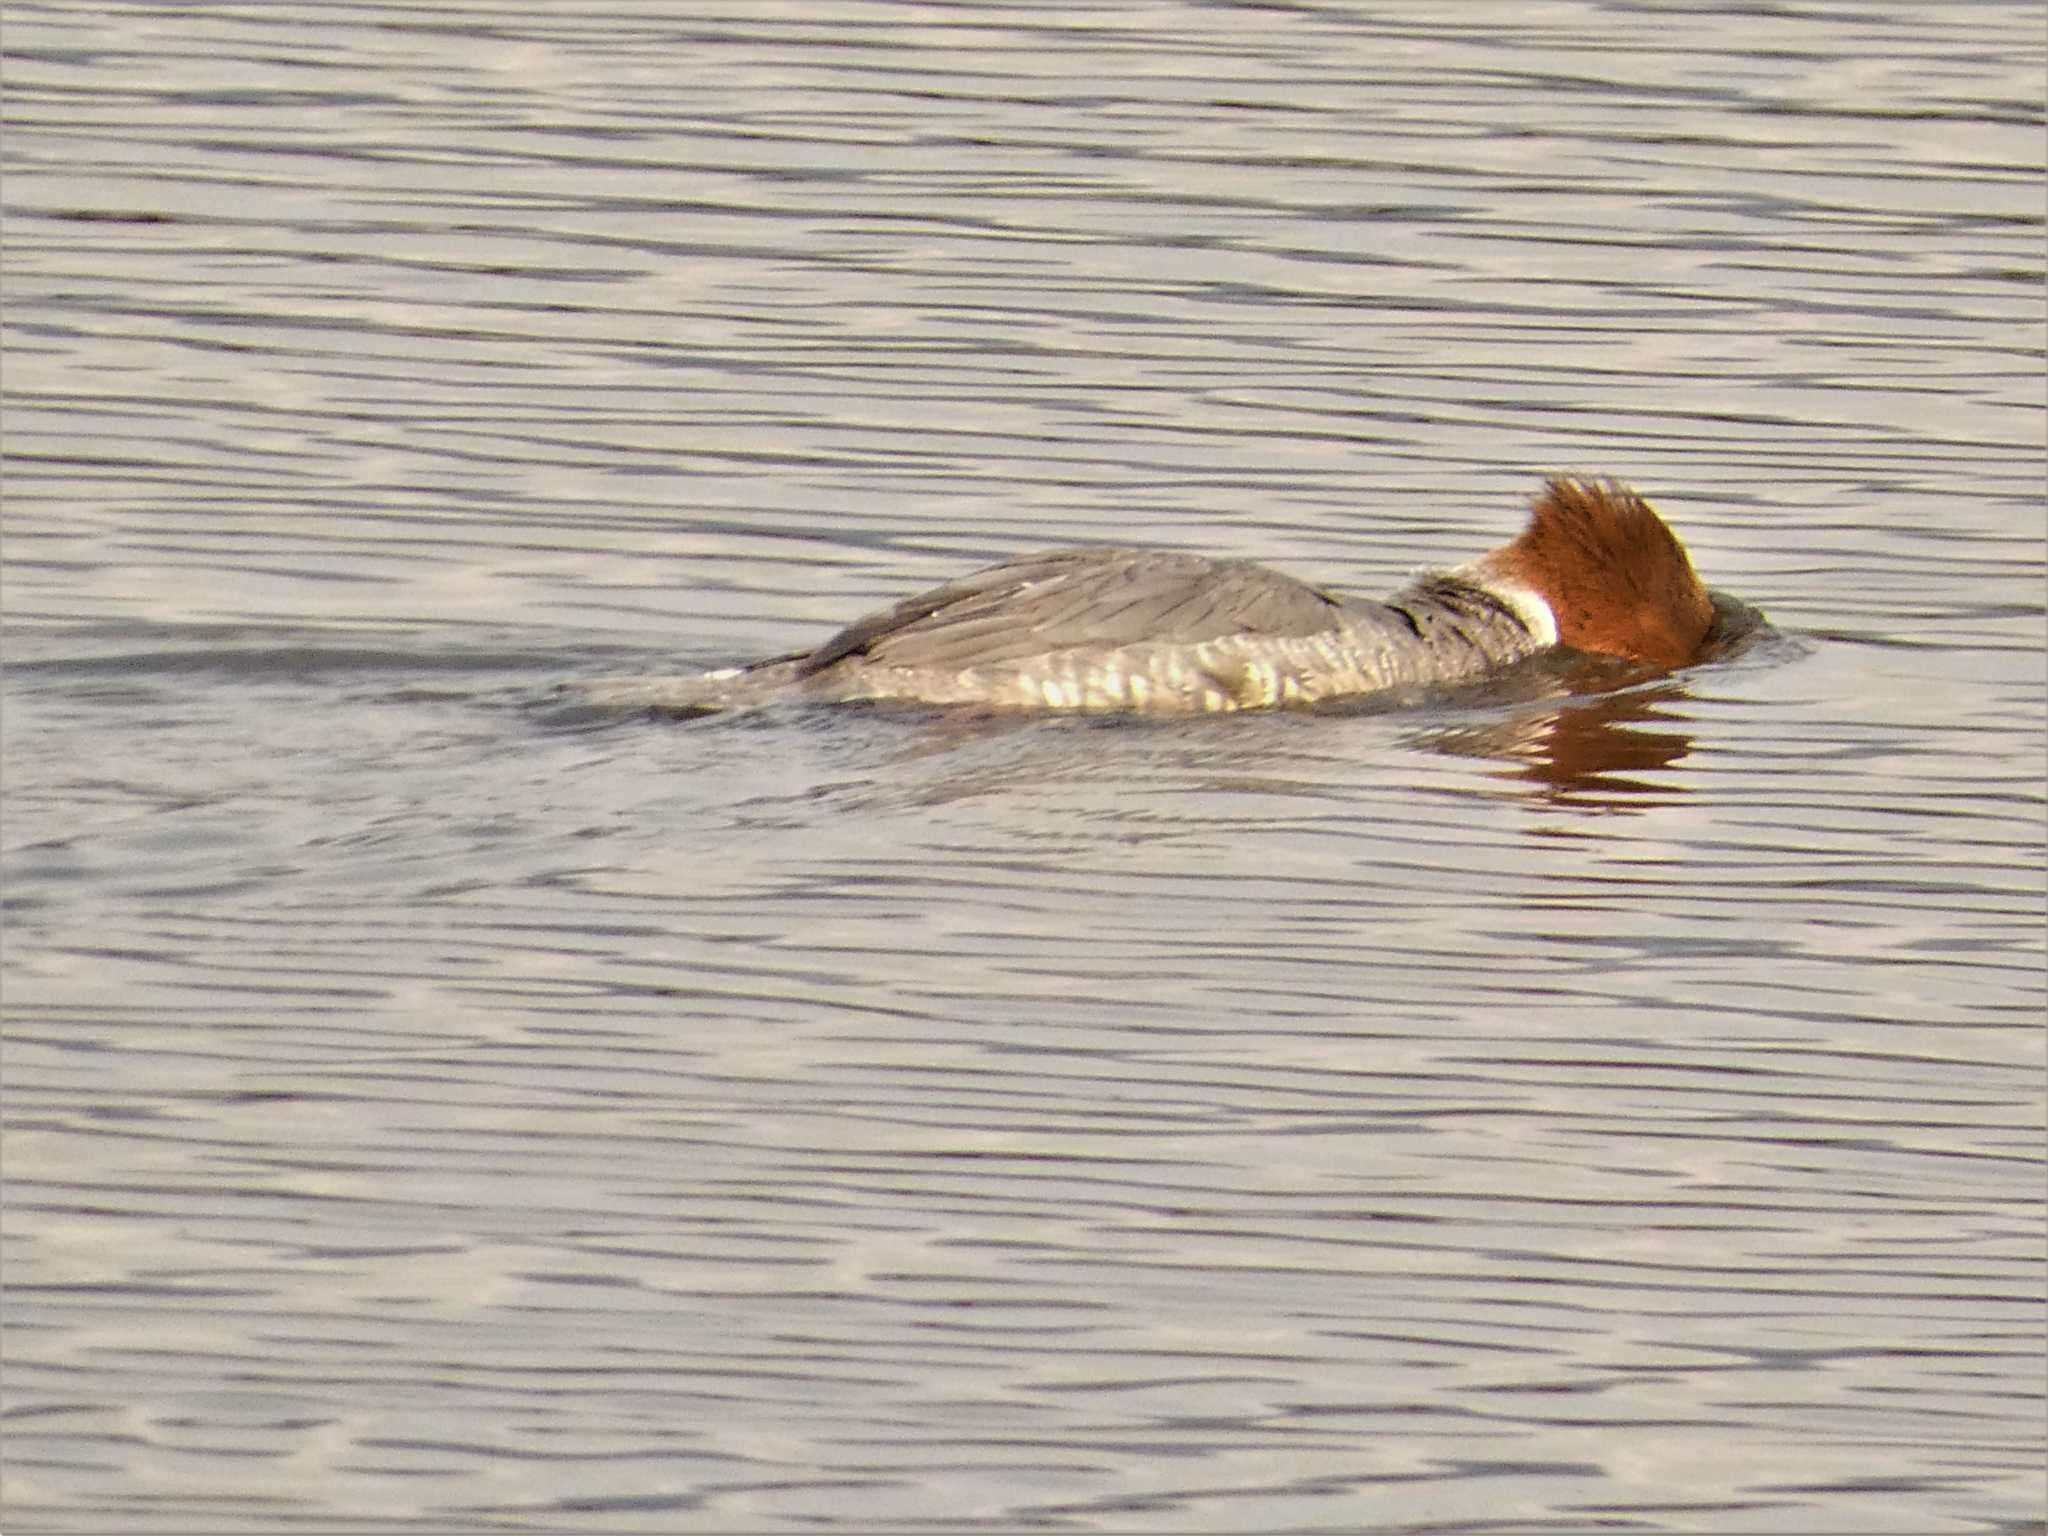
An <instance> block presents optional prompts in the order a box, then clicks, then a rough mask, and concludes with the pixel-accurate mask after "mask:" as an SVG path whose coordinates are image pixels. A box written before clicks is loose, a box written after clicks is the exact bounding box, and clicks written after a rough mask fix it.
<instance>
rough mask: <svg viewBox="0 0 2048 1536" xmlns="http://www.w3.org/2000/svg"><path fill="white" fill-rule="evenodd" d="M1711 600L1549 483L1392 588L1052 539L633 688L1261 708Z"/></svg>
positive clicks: (1436, 676)
mask: <svg viewBox="0 0 2048 1536" xmlns="http://www.w3.org/2000/svg"><path fill="white" fill-rule="evenodd" d="M1736 606H1740V605H1736ZM1716 612H1717V608H1716V599H1715V597H1714V595H1713V594H1711V593H1709V592H1708V591H1707V589H1706V587H1704V586H1703V585H1701V583H1700V579H1699V577H1698V576H1697V575H1695V574H1694V572H1693V568H1692V562H1691V560H1690V559H1688V558H1687V556H1686V552H1685V548H1684V546H1683V545H1681V544H1680V543H1679V542H1678V539H1677V537H1676V536H1675V535H1674V534H1673V533H1672V532H1671V530H1670V529H1669V528H1668V527H1666V526H1665V524H1664V520H1663V519H1662V518H1661V517H1659V516H1658V515H1657V513H1656V512H1655V511H1654V510H1653V509H1652V508H1651V506H1650V505H1649V503H1648V502H1646V501H1644V500H1643V499H1642V498H1641V497H1640V496H1638V495H1637V494H1636V493H1635V492H1634V491H1632V490H1630V489H1629V488H1628V487H1627V486H1625V485H1622V484H1620V483H1619V482H1617V481H1612V480H1586V479H1577V478H1571V477H1563V476H1560V477H1556V478H1553V479H1550V480H1548V481H1547V482H1546V483H1545V484H1544V487H1543V490H1542V491H1541V492H1540V493H1539V494H1538V495H1537V496H1536V497H1535V499H1534V500H1533V501H1532V502H1531V504H1530V517H1529V522H1528V526H1527V527H1525V528H1524V529H1523V530H1522V532H1521V533H1520V534H1519V535H1518V536H1517V537H1516V538H1515V539H1513V540H1512V541H1511V542H1509V543H1507V544H1504V545H1502V546H1501V547H1500V548H1499V549H1496V550H1494V551H1493V552H1492V553H1490V554H1486V555H1482V556H1481V557H1480V558H1479V559H1477V560H1474V561H1471V562H1470V563H1468V564H1465V565H1461V566H1457V567H1455V568H1453V569H1450V570H1443V571H1430V572H1426V573H1424V574H1423V575H1421V576H1419V577H1418V578H1417V579H1416V580H1415V581H1413V582H1411V583H1410V584H1409V585H1408V586H1406V587H1404V588H1402V589H1401V590H1400V591H1399V592H1397V593H1395V594H1394V595H1393V596H1391V597H1389V598H1387V599H1385V600H1384V601H1373V600H1370V599H1362V598H1346V597H1339V596H1336V595H1333V594H1331V593H1329V592H1325V591H1322V590H1320V589H1318V588H1316V587H1311V586H1307V585H1305V584H1304V583H1302V582H1298V581H1295V580H1293V579H1292V578H1291V577H1287V576H1282V575H1280V574H1278V573H1277V572H1274V571H1269V570H1266V569H1265V568H1264V567H1262V566H1258V565H1254V564H1252V563H1251V562H1249V561H1245V560H1209V559H1204V558H1202V557H1200V556H1196V555H1184V554H1175V553H1171V552H1168V551H1164V550H1151V549H1121V548H1107V547H1105V548H1077V549H1055V550H1049V551H1047V552H1045V553H1042V554H1034V555H1024V556H1021V557H1019V558H1017V559H1013V560H1006V561H1004V562H1003V563H1001V564H1000V565H995V566H991V567H989V568H988V569H987V570H984V571H979V572H976V573H975V574H973V575H970V576H965V577H962V578H961V579H959V580H958V581H952V582H948V583H947V584H946V585H944V586H941V587H935V588H933V589H932V590H931V591H929V592H925V593H922V594H920V595H918V596H916V597H912V598H908V599H906V600H905V601H903V602H900V603H897V604H896V605H895V606H894V607H892V608H887V609H884V610H882V611H881V612H878V613H873V614H870V615H869V616H868V617H866V618H864V619H861V620H860V621H858V622H857V623H855V624H852V625H850V626H848V627H847V628H845V629H843V630H841V631H840V632H839V633H838V634H836V635H834V636H833V637H832V638H831V639H829V640H827V641H826V642H825V643H824V644H823V645H821V646H819V647H817V648H816V649H815V650H809V651H801V652H797V653H794V654H792V655H788V656H781V657H776V658H773V659H771V660H767V661H761V662H756V663H754V664H753V665H751V666H746V667H733V668H727V669H725V670H722V671H717V672H708V673H704V674H702V675H700V676H697V677H692V678H678V679H673V680H671V681H669V682H666V683H663V684H659V685H655V686H653V687H649V686H647V685H641V686H640V692H639V695H638V696H639V698H640V700H641V701H644V702H646V703H649V704H651V705H653V706H655V707H657V708H662V709H666V710H673V711H678V712H684V713H708V712H713V711H718V710H724V709H731V708H736V707H743V706H747V705H752V704H761V703H766V702H769V701H771V700H773V699H777V698H785V697H786V698H791V699H809V700H823V701H832V702H839V701H851V700H864V699H865V700H893V701H897V702H900V703H911V704H940V705H948V704H955V705H957V704H968V705H975V706H978V707H980V708H983V709H1030V710H1062V711H1087V712H1106V711H1126V712H1137V711H1141V712H1146V713H1155V714H1179V713H1202V712H1217V711H1229V710H1242V709H1260V708H1266V707H1269V706H1272V705H1281V704H1295V703H1299V704H1311V703H1315V702H1318V701H1321V700H1326V699H1340V698H1348V697H1356V696H1361V695H1368V694H1375V693H1384V692H1389V691H1393V690H1411V689H1418V688H1429V687H1435V686H1445V685H1456V684H1461V683H1469V682H1473V681H1477V680H1479V679H1481V678H1483V677H1485V676H1486V675H1487V674H1489V673H1492V672H1495V671H1498V670H1500V669H1503V668H1506V667H1509V666H1512V665H1513V664H1514V663H1516V662H1519V661H1522V660H1524V659H1526V658H1528V657H1531V656H1535V655H1537V654H1539V653H1542V652H1545V651H1548V650H1551V649H1552V648H1554V647H1559V646H1566V647H1570V648H1572V649H1573V650H1577V651H1582V652H1590V653H1593V654H1596V655H1602V656H1613V657H1620V658H1623V659H1625V660H1629V661H1633V662H1637V663H1641V664H1643V665H1646V666H1648V667H1652V668H1655V669H1658V670H1670V669H1672V668H1676V667H1681V666H1684V665H1685V664H1686V663H1688V662H1690V661H1692V660H1693V659H1695V658H1696V657H1697V656H1699V655H1700V654H1701V652H1702V650H1703V648H1704V647H1705V646H1706V643H1707V640H1708V636H1709V633H1710V631H1711V630H1712V629H1713V628H1714V625H1715V620H1716ZM608 691H609V690H606V689H605V688H604V687H603V685H598V686H597V687H595V688H593V689H592V690H590V692H588V693H587V694H586V697H589V698H593V699H601V698H602V696H603V695H604V694H605V693H606V692H608ZM620 697H622V698H624V697H630V695H623V694H622V695H620Z"/></svg>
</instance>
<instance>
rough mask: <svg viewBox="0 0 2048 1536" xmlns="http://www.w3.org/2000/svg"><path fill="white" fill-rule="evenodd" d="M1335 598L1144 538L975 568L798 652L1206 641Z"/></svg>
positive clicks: (1266, 628)
mask: <svg viewBox="0 0 2048 1536" xmlns="http://www.w3.org/2000/svg"><path fill="white" fill-rule="evenodd" d="M1338 607H1339V602H1338V600H1337V599H1336V598H1333V597H1331V596H1329V595H1328V594H1326V593H1323V592H1319V591H1317V590H1316V589H1315V588H1314V587H1311V586H1307V585H1305V584H1304V583H1302V582H1298V581H1294V580H1292V579H1290V578H1289V577H1286V576H1281V575H1279V574H1277V573H1275V572H1273V571H1269V570H1266V569H1264V568H1263V567H1260V566H1256V565H1253V564H1251V563H1250V562H1248V561H1242V560H1204V559H1202V558H1200V557H1199V556H1195V555H1182V554H1175V553H1172V552H1170V551H1165V550H1148V549H1055V550H1048V551H1046V552H1045V553H1043V554H1036V555H1027V556H1024V557H1022V558H1020V559H1016V560H1007V561H1004V562H1003V563H1002V564H1001V565H995V566H991V567H989V568H988V569H987V570H985V571H977V572H975V573H974V574H973V575H971V576H964V577H962V578H961V579H960V580H958V581H951V582H948V583H946V585H944V586H942V587H934V588H933V589H932V590H931V591H929V592H922V593H919V594H918V595H917V596H916V597H911V598H906V599H905V600H904V601H902V602H900V603H898V604H896V605H895V606H894V607H892V608H885V609H883V610H882V611H881V612H879V613H873V614H869V615H868V616H867V617H866V618H864V619H861V620H859V621H857V622H856V623H853V624H851V625H848V626H847V627H846V628H845V629H843V630H841V631H840V632H839V633H838V634H837V635H834V636H833V637H832V638H831V639H830V640H828V641H826V642H825V643H824V644H823V645H821V646H819V647H818V649H817V650H815V651H812V652H811V653H810V654H809V655H807V656H804V657H801V658H800V659H798V661H797V669H798V675H799V676H804V677H809V676H814V675H815V674H817V673H819V672H821V671H823V670H824V669H825V668H827V667H830V666H832V665H834V664H835V663H838V662H843V661H846V660H848V659H849V658H859V659H860V660H862V661H865V662H866V663H867V664H868V665H871V666H881V667H934V668H946V669H963V668H967V667H987V666H1001V665H1003V664H1006V663H1016V662H1023V661H1028V660H1030V659H1031V658H1033V657H1038V656H1045V655H1048V654H1050V653H1052V652H1056V651H1065V650H1072V649H1075V648H1077V647H1081V646H1094V647H1102V648H1105V649H1113V648H1115V647H1118V646H1126V645H1136V644H1139V643H1141V642H1165V643H1179V644H1184V645H1199V644H1201V643H1202V642H1203V641H1205V640H1214V639H1219V638H1221V637H1222V636H1225V635H1234V634H1246V633H1252V634H1265V635H1280V636H1295V635H1313V634H1317V633H1319V632H1321V631H1323V630H1326V629H1329V628H1330V627H1331V626H1332V625H1333V624H1335V623H1336V621H1337V620H1336V614H1337V610H1338Z"/></svg>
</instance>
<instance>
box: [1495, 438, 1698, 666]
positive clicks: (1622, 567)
mask: <svg viewBox="0 0 2048 1536" xmlns="http://www.w3.org/2000/svg"><path fill="white" fill-rule="evenodd" d="M1481 563H1482V564H1483V565H1484V566H1485V567H1486V568H1487V569H1488V570H1490V571H1491V572H1493V573H1494V574H1495V575H1496V576H1499V577H1505V578H1507V579H1509V580H1512V581H1517V582H1520V583H1521V584H1522V585H1523V586H1525V587H1528V588H1529V589H1531V590H1532V591H1534V592H1535V593H1537V594H1538V595H1539V596H1540V597H1542V598H1543V600H1544V601H1545V602H1546V603H1548V604H1549V605H1550V611H1551V613H1552V614H1553V615H1554V616H1555V617H1556V619H1557V637H1558V639H1559V640H1560V641H1561V642H1563V643H1564V644H1566V645H1569V646H1572V647H1573V648H1574V649H1577V650H1581V651H1594V652H1598V653H1599V654H1601V655H1604V656H1624V657H1628V658H1630V659H1632V660H1635V661H1644V662H1649V663H1651V664H1652V665H1654V666H1659V667H1679V666H1683V665H1685V664H1686V663H1687V662H1688V661H1690V660H1692V658H1693V657H1694V655H1696V654H1697V653H1698V651H1699V648H1700V644H1701V642H1702V641H1703V640H1704V639H1705V638H1706V635H1707V629H1708V626H1709V625H1711V624H1712V622H1713V618H1714V603H1713V599H1712V598H1710V597H1709V596H1708V595H1707V589H1706V588H1705V587H1704V586H1702V585H1701V584H1700V579H1699V577H1698V576H1697V575H1695V574H1694V573H1693V568H1692V561H1691V560H1689V559H1687V558H1686V553H1685V546H1684V545H1682V544H1680V543H1679V542H1678V538H1677V535H1675V534H1674V533H1672V531H1671V530H1670V529H1669V528H1667V527H1666V526H1665V525H1664V520H1663V519H1662V518H1661V517H1659V516H1658V515H1657V514H1656V512H1655V511H1654V510H1653V509H1652V508H1651V506H1650V504H1649V503H1648V502H1646V501H1644V500H1643V498H1642V497H1640V496H1638V495H1637V494H1636V493H1635V492H1634V491H1632V490H1630V489H1629V488H1628V487H1627V486H1625V485H1622V484H1620V483H1619V482H1618V481H1613V480H1578V479H1572V478H1569V477H1566V476H1556V477H1553V478H1552V479H1550V480H1548V481H1546V482H1545V483H1544V487H1543V490H1542V492H1541V493H1540V494H1539V495H1538V496H1537V497H1536V499H1535V500H1534V501H1533V502H1532V503H1531V504H1530V509H1529V525H1528V526H1527V527H1526V528H1524V529H1523V530H1522V532H1521V534H1520V535H1519V536H1517V537H1516V539H1515V540H1514V541H1513V542H1512V543H1510V544H1506V545H1503V546H1502V547H1501V548H1499V549H1497V550H1495V551H1494V552H1493V553H1492V554H1490V555H1488V556H1487V557H1486V558H1485V560H1484V561H1483V562H1481Z"/></svg>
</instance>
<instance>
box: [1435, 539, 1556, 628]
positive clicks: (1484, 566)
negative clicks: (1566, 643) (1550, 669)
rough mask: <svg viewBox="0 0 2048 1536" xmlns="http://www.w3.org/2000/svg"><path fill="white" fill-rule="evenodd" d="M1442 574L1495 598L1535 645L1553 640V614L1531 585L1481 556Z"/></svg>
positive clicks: (1554, 616)
mask: <svg viewBox="0 0 2048 1536" xmlns="http://www.w3.org/2000/svg"><path fill="white" fill-rule="evenodd" d="M1446 574H1448V575H1451V576H1455V577H1457V579H1458V580H1460V581H1462V582H1467V583H1469V584H1470V585H1472V586H1475V587H1478V588H1480V589H1481V590H1482V591H1486V592H1491V593H1492V594H1493V595H1494V596H1495V597H1497V598H1499V599H1500V600H1501V602H1502V604H1503V605H1505V606H1506V608H1507V610H1508V612H1510V613H1512V614H1513V615H1514V616H1515V617H1516V618H1518V619H1520V620H1521V621H1522V627H1523V628H1524V629H1526V630H1528V631H1529V633H1530V635H1531V636H1532V637H1534V639H1535V641H1536V644H1537V645H1538V646H1539V647H1546V646H1552V645H1555V644H1557V615H1556V614H1555V613H1553V612H1552V611H1551V607H1550V604H1549V603H1548V602H1547V601H1546V600H1545V599H1544V596H1543V594H1542V593H1541V592H1538V591H1537V590H1536V589H1535V588H1534V587H1532V586H1530V585H1528V584H1527V583H1526V582H1520V581H1517V580H1515V578H1514V577H1512V576H1503V575H1502V574H1501V573H1500V571H1499V570H1497V569H1496V568H1495V567H1493V566H1492V565H1490V564H1488V563H1487V562H1486V561H1484V560H1474V561H1473V562H1472V563H1471V564H1469V565H1461V566H1458V567H1457V568H1456V569H1454V570H1451V571H1449V572H1447V573H1446Z"/></svg>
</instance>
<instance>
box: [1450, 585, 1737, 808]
mask: <svg viewBox="0 0 2048 1536" xmlns="http://www.w3.org/2000/svg"><path fill="white" fill-rule="evenodd" d="M1713 597H1714V625H1713V628H1712V629H1711V630H1709V632H1708V635H1707V640H1706V643H1705V645H1704V646H1703V647H1702V649H1701V653H1700V656H1699V657H1698V662H1699V663H1700V664H1706V663H1713V662H1725V661H1729V660H1732V659H1734V658H1735V657H1737V656H1739V655H1742V654H1744V653H1746V652H1748V651H1750V650H1752V649H1753V648H1754V647H1755V646H1756V645H1757V644H1758V643H1759V642H1761V641H1762V640H1764V639H1766V638H1767V637H1769V636H1771V635H1773V634H1774V633H1775V631H1773V630H1772V629H1771V628H1770V625H1769V624H1768V623H1767V622H1766V621H1765V619H1764V616H1763V614H1762V613H1760V612H1759V611H1758V610H1756V609H1754V608H1752V607H1750V606H1749V605H1748V604H1747V603H1743V602H1740V601H1738V600H1737V599H1735V598H1732V597H1729V596H1728V595H1726V594H1725V593H1720V592H1716V593H1714V594H1713ZM1690 698H1691V693H1690V691H1689V689H1688V687H1687V684H1686V682H1685V681H1684V680H1683V679H1682V678H1677V677H1668V676H1664V675H1662V674H1660V673H1657V672H1655V671H1651V670H1647V669H1644V668H1641V667H1637V666H1634V665H1632V664H1630V663H1626V662H1618V661H1614V660H1611V659H1609V658H1606V657H1596V656H1571V655H1567V654H1564V653H1558V654H1556V655H1554V656H1552V657H1548V658H1544V659H1543V661H1542V662H1541V663H1540V664H1538V665H1535V666H1531V667H1529V668H1526V669H1523V670H1522V671H1520V672H1519V673H1517V674H1516V675H1515V676H1514V677H1512V678H1510V679H1504V680H1502V682H1501V683H1500V684H1497V685H1494V686H1493V687H1492V688H1491V689H1490V702H1493V703H1495V704H1500V703H1507V704H1511V705H1517V706H1522V707H1517V708H1511V709H1510V710H1509V712H1508V713H1507V714H1506V715H1504V716H1503V715H1499V714H1495V715H1493V716H1492V717H1491V718H1488V719H1485V720H1480V721H1474V722H1471V723H1468V724H1461V725H1455V726H1443V727H1437V728H1432V729H1428V730H1424V731H1421V732H1418V733H1417V734H1416V735H1415V736H1414V737H1413V738H1412V740H1413V743H1414V744H1415V745H1417V746H1421V747H1425V748H1427V749H1429V750H1431V751H1435V752H1443V753H1447V754H1450V755H1452V756H1456V757H1474V758H1488V759H1493V760H1496V761H1499V762H1504V763H1509V764H1512V765H1513V771H1512V772H1511V773H1510V774H1508V775H1507V776H1506V777H1508V778H1509V779H1511V780H1517V781H1521V782H1524V783H1528V784H1531V785H1534V786H1536V787H1537V789H1538V790H1539V791H1540V799H1541V800H1542V801H1543V802H1544V803H1546V804H1550V805H1555V806H1569V807H1574V808H1579V809H1587V810H1594V809H1620V808H1623V807H1626V806H1628V805H1630V804H1632V803H1633V804H1642V803H1644V802H1645V801H1646V800H1647V799H1649V798H1657V799H1662V800H1669V799H1672V798H1675V797H1678V796H1681V795H1683V794H1685V793H1686V792H1687V790H1686V787H1685V785H1684V784H1683V783H1682V781H1680V780H1677V779H1674V778H1669V777H1657V778H1646V777H1644V775H1651V774H1657V773H1659V772H1660V771H1661V770H1664V769H1669V768H1671V767H1674V766H1675V765H1676V764H1678V763H1680V762H1682V761H1684V759H1685V758H1686V757H1687V756H1689V755H1690V754H1691V752H1692V747H1693V738H1692V733H1691V732H1690V731H1689V730H1687V729H1685V725H1686V715H1685V714H1684V712H1683V711H1682V710H1681V709H1679V708H1677V707H1676V706H1678V705H1681V704H1683V703H1684V702H1686V701H1687V700H1689V699H1690ZM1549 700H1554V701H1555V702H1554V703H1550V704H1549V706H1548V707H1535V708H1531V707H1528V706H1531V705H1541V704H1542V703H1544V702H1545V701H1549Z"/></svg>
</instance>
